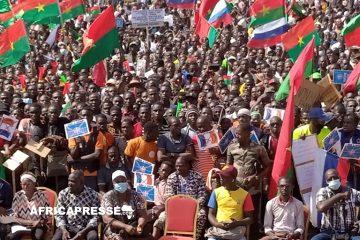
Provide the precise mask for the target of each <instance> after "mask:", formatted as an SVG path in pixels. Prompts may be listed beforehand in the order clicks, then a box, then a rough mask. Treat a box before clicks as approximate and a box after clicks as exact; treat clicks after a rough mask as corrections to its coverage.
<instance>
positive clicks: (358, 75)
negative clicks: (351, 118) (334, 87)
mask: <svg viewBox="0 0 360 240" xmlns="http://www.w3.org/2000/svg"><path fill="white" fill-rule="evenodd" d="M359 80H360V62H359V63H358V64H356V66H355V68H354V69H353V70H352V72H351V73H350V75H349V77H348V79H347V80H346V82H345V85H344V90H343V91H344V93H345V94H346V93H348V92H355V91H358V90H359V89H360V81H359Z"/></svg>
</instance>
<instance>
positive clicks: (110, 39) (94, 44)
mask: <svg viewBox="0 0 360 240" xmlns="http://www.w3.org/2000/svg"><path fill="white" fill-rule="evenodd" d="M83 43H84V49H83V51H82V56H81V58H80V59H78V60H77V61H76V62H75V63H74V65H73V66H72V71H73V72H78V71H80V70H81V69H85V68H89V67H92V66H94V65H95V64H96V63H98V62H100V61H101V60H103V59H104V58H106V57H108V56H110V55H111V53H112V52H113V51H114V49H115V48H118V47H119V46H120V44H119V34H118V31H117V29H116V21H115V16H114V8H113V7H112V6H110V7H108V8H107V9H106V10H105V11H104V12H102V13H101V14H100V16H98V17H97V18H96V19H95V21H94V22H93V23H92V24H91V26H90V27H89V29H88V30H87V32H86V33H85V34H84V35H83Z"/></svg>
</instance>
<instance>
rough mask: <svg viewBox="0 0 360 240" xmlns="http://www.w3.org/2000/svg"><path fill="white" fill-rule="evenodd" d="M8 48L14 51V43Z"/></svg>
mask: <svg viewBox="0 0 360 240" xmlns="http://www.w3.org/2000/svg"><path fill="white" fill-rule="evenodd" d="M10 48H11V50H14V49H15V48H14V43H13V42H10Z"/></svg>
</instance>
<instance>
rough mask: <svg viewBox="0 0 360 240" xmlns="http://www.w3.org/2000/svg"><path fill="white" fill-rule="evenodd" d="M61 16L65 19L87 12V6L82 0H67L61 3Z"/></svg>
mask: <svg viewBox="0 0 360 240" xmlns="http://www.w3.org/2000/svg"><path fill="white" fill-rule="evenodd" d="M60 9H61V16H62V19H63V21H66V20H68V19H71V18H74V17H77V16H79V15H81V14H85V7H84V4H83V1H82V0H65V1H62V2H61V3H60Z"/></svg>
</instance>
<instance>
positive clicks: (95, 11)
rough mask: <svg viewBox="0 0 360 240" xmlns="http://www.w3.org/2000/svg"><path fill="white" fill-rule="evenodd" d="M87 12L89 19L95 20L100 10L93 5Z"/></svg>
mask: <svg viewBox="0 0 360 240" xmlns="http://www.w3.org/2000/svg"><path fill="white" fill-rule="evenodd" d="M87 12H88V14H89V16H90V17H91V18H95V17H97V16H99V15H100V13H101V9H100V6H97V5H95V6H92V7H89V8H88V9H87Z"/></svg>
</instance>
